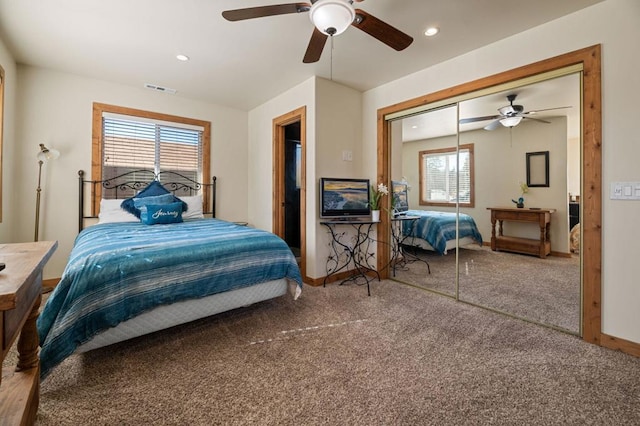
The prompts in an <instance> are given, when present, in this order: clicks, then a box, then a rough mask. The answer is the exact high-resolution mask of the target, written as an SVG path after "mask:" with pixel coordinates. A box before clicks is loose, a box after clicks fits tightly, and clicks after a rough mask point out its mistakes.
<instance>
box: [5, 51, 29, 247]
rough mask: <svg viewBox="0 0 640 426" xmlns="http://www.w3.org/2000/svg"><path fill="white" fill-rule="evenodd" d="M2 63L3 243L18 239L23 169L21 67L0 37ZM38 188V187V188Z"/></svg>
mask: <svg viewBox="0 0 640 426" xmlns="http://www.w3.org/2000/svg"><path fill="white" fill-rule="evenodd" d="M0 66H2V68H3V69H4V79H5V81H4V120H3V128H2V141H3V143H2V222H1V223H0V243H11V242H14V240H15V232H14V230H15V227H14V226H13V223H14V221H15V218H16V217H17V214H18V212H17V211H16V209H15V208H13V206H14V205H15V202H16V197H17V194H16V192H15V191H13V190H12V187H13V182H14V181H15V174H16V173H17V171H18V170H19V167H18V163H17V162H16V161H13V159H14V158H15V145H16V138H15V124H14V123H15V117H16V97H17V95H16V89H17V83H18V78H17V68H16V63H15V61H14V60H13V56H12V55H11V53H9V51H8V50H7V48H6V46H5V45H4V43H3V42H2V40H0ZM34 189H35V188H34Z"/></svg>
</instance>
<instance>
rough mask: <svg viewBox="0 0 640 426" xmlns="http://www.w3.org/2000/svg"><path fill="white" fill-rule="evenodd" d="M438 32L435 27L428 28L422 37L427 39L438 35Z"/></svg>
mask: <svg viewBox="0 0 640 426" xmlns="http://www.w3.org/2000/svg"><path fill="white" fill-rule="evenodd" d="M439 31H440V29H438V28H436V27H430V28H427V29H426V31H425V32H424V35H426V36H427V37H432V36H434V35H436V34H438V32H439Z"/></svg>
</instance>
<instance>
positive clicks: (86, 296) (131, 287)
mask: <svg viewBox="0 0 640 426" xmlns="http://www.w3.org/2000/svg"><path fill="white" fill-rule="evenodd" d="M280 278H288V279H289V280H292V281H294V282H296V283H297V284H298V286H300V287H301V286H302V278H301V276H300V270H299V269H298V265H297V263H296V259H295V257H294V256H293V254H292V253H291V250H289V248H288V246H287V244H286V243H285V242H284V241H283V240H282V239H280V238H279V237H277V236H275V235H274V234H271V233H269V232H266V231H261V230H258V229H253V228H249V227H245V226H238V225H235V224H232V223H229V222H225V221H221V220H217V219H202V220H193V221H186V222H183V223H176V224H168V225H154V226H148V225H143V224H141V223H110V224H100V225H94V226H91V227H89V228H87V229H85V230H83V231H82V232H81V233H80V234H79V235H78V237H77V238H76V242H75V245H74V247H73V250H72V251H71V254H70V257H69V262H68V264H67V266H66V268H65V270H64V272H63V275H62V278H61V281H60V283H59V284H58V285H57V286H56V288H55V290H54V291H53V293H51V295H50V296H49V299H48V300H47V303H46V305H45V306H44V309H43V311H42V314H41V315H40V317H39V318H38V322H37V325H38V334H39V336H40V344H41V346H42V349H41V351H40V361H41V377H43V378H44V377H46V375H47V374H48V373H49V372H50V370H51V369H52V368H53V367H55V366H56V365H57V364H59V363H60V362H61V361H62V360H63V359H65V358H66V357H67V356H69V355H71V354H72V353H73V352H74V351H75V349H76V347H78V346H80V345H81V344H83V343H85V342H86V341H88V340H90V339H91V338H92V337H93V336H94V335H96V334H97V333H99V332H100V331H102V330H105V329H107V328H110V327H114V326H116V325H117V324H119V323H120V322H122V321H125V320H128V319H130V318H133V317H135V316H137V315H139V314H141V313H143V312H145V311H148V310H150V309H152V308H154V307H156V306H158V305H163V304H170V303H173V302H177V301H180V300H185V299H192V298H200V297H204V296H208V295H212V294H215V293H221V292H224V291H228V290H233V289H237V288H241V287H246V286H251V285H254V284H258V283H262V282H266V281H271V280H275V279H280Z"/></svg>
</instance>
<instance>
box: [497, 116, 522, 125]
mask: <svg viewBox="0 0 640 426" xmlns="http://www.w3.org/2000/svg"><path fill="white" fill-rule="evenodd" d="M520 121H522V117H520V116H514V117H505V118H503V119H501V120H500V124H502V125H503V126H504V127H515V126H517V125H518V124H520Z"/></svg>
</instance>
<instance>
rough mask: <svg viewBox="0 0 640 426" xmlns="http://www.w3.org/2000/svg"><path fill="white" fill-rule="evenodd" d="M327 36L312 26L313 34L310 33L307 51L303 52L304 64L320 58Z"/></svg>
mask: <svg viewBox="0 0 640 426" xmlns="http://www.w3.org/2000/svg"><path fill="white" fill-rule="evenodd" d="M327 37H329V36H328V35H326V34H324V33H323V32H322V31H320V30H319V29H317V28H315V27H314V28H313V34H311V40H309V46H307V51H306V52H305V54H304V59H302V62H304V63H305V64H310V63H312V62H318V61H319V60H320V55H322V49H324V45H325V43H326V41H327Z"/></svg>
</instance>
